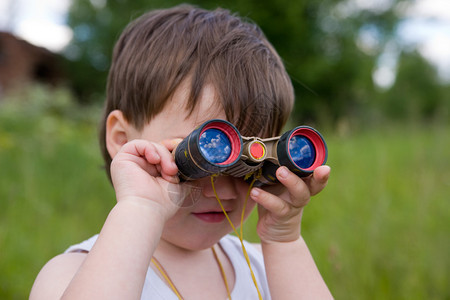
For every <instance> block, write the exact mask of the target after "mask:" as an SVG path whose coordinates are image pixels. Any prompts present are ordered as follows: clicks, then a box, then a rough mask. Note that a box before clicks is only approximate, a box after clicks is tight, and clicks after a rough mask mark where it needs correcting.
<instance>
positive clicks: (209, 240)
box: [162, 232, 229, 251]
mask: <svg viewBox="0 0 450 300" xmlns="http://www.w3.org/2000/svg"><path fill="white" fill-rule="evenodd" d="M228 233H229V232H225V233H223V234H214V235H213V236H212V235H208V234H206V233H205V234H200V235H199V234H196V235H194V236H192V235H183V236H180V235H178V236H172V235H170V234H167V235H166V234H164V233H163V236H162V239H164V240H165V241H166V242H168V243H170V244H172V245H174V246H176V247H179V248H182V249H185V250H189V251H200V250H204V249H209V248H211V247H212V246H214V245H215V244H217V243H218V242H219V241H220V239H221V238H223V237H224V236H225V235H227V234H228Z"/></svg>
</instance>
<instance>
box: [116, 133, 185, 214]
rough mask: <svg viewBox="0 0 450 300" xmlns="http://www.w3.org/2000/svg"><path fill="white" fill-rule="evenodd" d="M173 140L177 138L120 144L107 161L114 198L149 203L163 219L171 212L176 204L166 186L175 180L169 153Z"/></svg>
mask: <svg viewBox="0 0 450 300" xmlns="http://www.w3.org/2000/svg"><path fill="white" fill-rule="evenodd" d="M177 144H178V140H165V141H163V142H161V143H153V142H150V141H147V140H132V141H130V142H128V143H126V144H124V145H123V146H122V148H121V149H120V151H119V152H118V153H117V154H116V155H115V157H114V158H113V160H112V163H111V178H112V182H113V185H114V189H115V192H116V197H117V201H118V202H119V201H135V202H138V203H140V204H144V205H150V206H153V207H154V208H155V209H157V210H158V211H159V213H161V214H162V215H163V216H165V217H166V218H167V219H168V218H170V217H171V216H173V215H174V214H175V212H176V211H177V210H178V208H179V206H177V205H176V203H173V202H172V201H171V200H170V197H169V195H168V187H169V185H170V184H177V183H178V182H179V179H178V176H177V173H178V168H177V166H176V164H175V160H174V158H173V155H172V153H171V151H172V150H173V149H174V148H175V146H176V145H177Z"/></svg>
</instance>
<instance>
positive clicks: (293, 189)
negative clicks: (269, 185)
mask: <svg viewBox="0 0 450 300" xmlns="http://www.w3.org/2000/svg"><path fill="white" fill-rule="evenodd" d="M276 175H277V179H278V180H279V181H280V182H281V183H282V184H283V185H284V186H285V187H286V188H287V190H288V191H289V194H290V199H289V200H288V201H289V202H290V203H291V204H292V205H293V206H294V207H302V206H305V205H306V204H307V203H308V201H309V198H310V196H311V195H310V192H309V189H308V186H307V185H306V183H305V182H304V181H303V180H302V179H301V178H300V177H298V176H297V175H296V174H294V173H292V172H291V171H290V170H289V169H288V168H286V167H285V166H282V167H279V168H278V169H277V172H276Z"/></svg>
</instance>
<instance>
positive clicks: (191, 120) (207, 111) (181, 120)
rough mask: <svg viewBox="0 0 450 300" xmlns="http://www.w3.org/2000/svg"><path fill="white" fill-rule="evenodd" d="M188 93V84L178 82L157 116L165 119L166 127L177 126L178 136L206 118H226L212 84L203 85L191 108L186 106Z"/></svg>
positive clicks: (183, 134)
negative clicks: (195, 102)
mask: <svg viewBox="0 0 450 300" xmlns="http://www.w3.org/2000/svg"><path fill="white" fill-rule="evenodd" d="M189 94H190V87H189V85H188V84H187V83H182V84H180V86H179V87H178V88H177V89H176V91H175V92H174V94H173V95H172V97H171V99H170V101H168V103H167V104H166V106H165V107H164V109H163V111H162V112H161V113H160V116H159V117H162V118H164V119H165V120H166V122H167V127H173V126H176V127H177V128H179V135H180V136H187V135H188V134H189V133H190V132H191V131H192V130H193V129H195V128H196V127H197V126H199V125H201V124H202V123H204V122H206V121H208V120H211V119H224V120H226V119H227V118H226V115H225V111H224V110H223V108H222V105H221V103H220V101H219V100H218V98H217V93H216V90H215V88H214V86H213V85H211V84H207V85H205V86H204V87H203V89H202V93H201V95H200V97H199V99H198V101H197V104H196V106H195V107H194V109H193V110H192V108H191V107H188V105H189V104H188V98H189ZM180 125H181V126H180Z"/></svg>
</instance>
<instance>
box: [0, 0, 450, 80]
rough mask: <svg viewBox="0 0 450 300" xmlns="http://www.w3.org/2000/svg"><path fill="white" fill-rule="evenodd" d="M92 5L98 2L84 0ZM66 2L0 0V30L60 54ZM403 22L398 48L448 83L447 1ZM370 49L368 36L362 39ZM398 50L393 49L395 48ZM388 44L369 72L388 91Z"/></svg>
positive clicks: (392, 58)
mask: <svg viewBox="0 0 450 300" xmlns="http://www.w3.org/2000/svg"><path fill="white" fill-rule="evenodd" d="M90 1H91V2H93V4H94V5H95V4H96V3H97V2H98V0H90ZM391 3H392V0H376V1H374V0H348V1H347V3H344V4H343V5H342V7H341V8H342V10H343V11H345V13H347V14H351V13H352V11H355V10H356V11H357V10H358V9H373V10H383V9H387V8H388V7H390V5H391ZM70 4H71V0H0V30H6V31H12V32H13V33H14V34H16V35H18V36H19V37H21V38H23V39H25V40H27V41H29V42H30V43H33V44H35V45H38V46H43V47H46V48H48V49H50V50H52V51H55V52H60V51H62V49H63V48H64V46H65V45H67V43H68V42H69V41H70V39H71V37H72V31H71V29H70V28H69V27H68V26H67V25H66V24H65V23H66V16H67V11H68V9H69V7H70ZM396 9H397V10H398V11H399V13H400V14H401V15H403V16H404V20H403V21H402V22H401V23H400V26H399V28H398V40H397V42H399V43H400V44H401V45H403V46H408V47H416V48H417V49H418V50H419V52H420V53H421V54H422V55H423V56H424V57H425V58H426V59H428V60H429V61H430V62H431V63H432V64H433V65H435V66H436V67H437V69H438V72H439V74H440V76H441V78H442V79H443V80H444V81H446V82H450V0H416V1H415V3H414V5H412V6H410V7H406V6H404V7H397V8H396ZM362 38H363V39H362V42H363V43H366V46H367V45H369V46H370V36H368V37H367V38H364V37H362ZM397 46H398V45H397ZM397 46H396V45H393V44H388V45H387V46H386V49H385V51H384V53H383V54H382V55H381V56H380V58H379V64H378V68H377V69H376V70H375V71H374V76H373V77H374V81H375V82H376V83H377V84H378V85H379V86H381V87H389V86H390V85H392V83H393V81H394V80H395V68H396V58H397V56H398V53H399V51H398V50H399V49H398V48H397Z"/></svg>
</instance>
